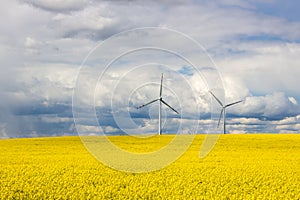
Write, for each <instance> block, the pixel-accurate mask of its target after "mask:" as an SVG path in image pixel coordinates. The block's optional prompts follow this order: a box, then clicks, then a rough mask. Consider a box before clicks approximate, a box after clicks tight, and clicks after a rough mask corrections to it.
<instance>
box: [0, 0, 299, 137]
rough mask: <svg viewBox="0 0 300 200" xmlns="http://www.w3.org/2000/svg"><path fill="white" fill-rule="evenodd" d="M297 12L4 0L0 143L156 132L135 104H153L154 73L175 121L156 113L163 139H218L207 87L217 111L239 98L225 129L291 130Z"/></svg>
mask: <svg viewBox="0 0 300 200" xmlns="http://www.w3.org/2000/svg"><path fill="white" fill-rule="evenodd" d="M299 7H300V2H298V1H294V0H287V1H280V0H265V1H258V0H223V1H218V0H210V1H208V0H199V1H196V0H190V1H181V0H175V1H168V0H161V1H151V2H150V1H139V0H131V1H125V0H124V1H120V0H114V1H96V0H51V1H50V0H11V1H6V2H5V3H3V5H2V6H1V7H0V11H1V13H2V17H1V18H0V24H1V29H0V51H1V54H0V70H1V73H0V98H1V101H0V138H7V137H36V136H57V135H76V134H78V133H79V134H81V133H82V134H100V133H101V134H103V133H104V134H124V133H127V134H130V133H132V134H135V133H149V134H150V133H156V132H157V123H158V112H157V111H158V103H153V104H151V105H150V106H148V107H145V108H143V109H139V110H137V109H135V107H137V106H139V105H142V104H144V103H147V102H149V101H151V100H154V99H157V98H158V95H159V84H160V78H161V73H164V82H163V99H164V100H165V101H166V102H167V103H168V104H170V105H171V106H172V107H174V108H175V109H176V110H178V111H179V113H180V115H177V114H176V113H174V112H173V111H172V110H170V109H169V108H168V107H166V106H163V107H162V116H163V124H164V131H163V132H164V133H177V132H180V133H194V132H197V133H209V132H221V131H222V130H221V129H220V128H216V125H217V122H218V117H219V113H220V111H221V107H220V106H219V105H218V104H217V102H216V101H215V100H214V99H213V98H212V96H211V95H210V93H209V91H213V92H214V93H215V94H216V95H218V96H219V98H220V99H221V100H222V102H223V103H224V104H226V103H231V102H234V101H238V100H244V101H243V102H242V103H240V104H236V105H234V106H232V107H228V109H227V110H226V113H227V131H228V132H230V133H298V132H299V130H300V106H299V103H300V92H299V87H298V83H299V82H298V80H299V75H300V67H299V66H300V58H299V55H300V14H299V12H298V8H299ZM145 27H155V28H145ZM149 46H151V47H153V48H146V47H149ZM133 49H135V50H134V51H133ZM136 49H138V50H136ZM164 49H165V50H164ZM174 52H175V53H174ZM185 58H188V59H185ZM189 61H191V62H189ZM109 63H110V66H109V68H107V65H108V64H109ZM75 122H76V124H75Z"/></svg>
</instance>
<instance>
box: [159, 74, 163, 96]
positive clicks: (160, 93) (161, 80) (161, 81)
mask: <svg viewBox="0 0 300 200" xmlns="http://www.w3.org/2000/svg"><path fill="white" fill-rule="evenodd" d="M163 78H164V74H163V73H161V79H160V90H159V97H161V95H162V83H163Z"/></svg>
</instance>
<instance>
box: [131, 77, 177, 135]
mask: <svg viewBox="0 0 300 200" xmlns="http://www.w3.org/2000/svg"><path fill="white" fill-rule="evenodd" d="M163 76H164V75H163V73H162V74H161V80H160V90H159V98H158V99H155V100H153V101H150V102H148V103H146V104H144V105H141V106H139V107H137V109H140V108H143V107H145V106H148V105H150V104H152V103H154V102H156V101H159V107H158V134H159V135H161V132H162V131H161V129H162V123H161V106H162V103H163V104H165V105H166V106H168V107H169V108H171V110H173V111H174V112H176V113H177V114H179V113H178V112H177V111H176V110H175V109H174V108H172V107H171V106H170V105H169V104H167V102H165V101H164V100H163V98H162V83H163Z"/></svg>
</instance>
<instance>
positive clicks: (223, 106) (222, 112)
mask: <svg viewBox="0 0 300 200" xmlns="http://www.w3.org/2000/svg"><path fill="white" fill-rule="evenodd" d="M209 92H210V93H211V95H212V96H213V97H214V98H215V99H216V101H217V102H218V103H219V104H220V106H222V110H221V113H220V117H219V121H218V127H219V125H220V121H221V118H222V114H223V127H224V134H226V110H225V109H226V108H227V107H229V106H232V105H234V104H238V103H241V102H242V101H243V100H240V101H236V102H234V103H230V104H227V105H223V103H222V102H221V101H220V100H219V99H218V98H217V97H216V96H215V95H214V93H212V92H211V91H209Z"/></svg>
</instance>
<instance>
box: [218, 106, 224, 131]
mask: <svg viewBox="0 0 300 200" xmlns="http://www.w3.org/2000/svg"><path fill="white" fill-rule="evenodd" d="M223 111H224V108H222V110H221V113H220V117H219V121H218V128H219V126H220V121H221V118H222V114H223ZM224 120H225V119H224Z"/></svg>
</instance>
